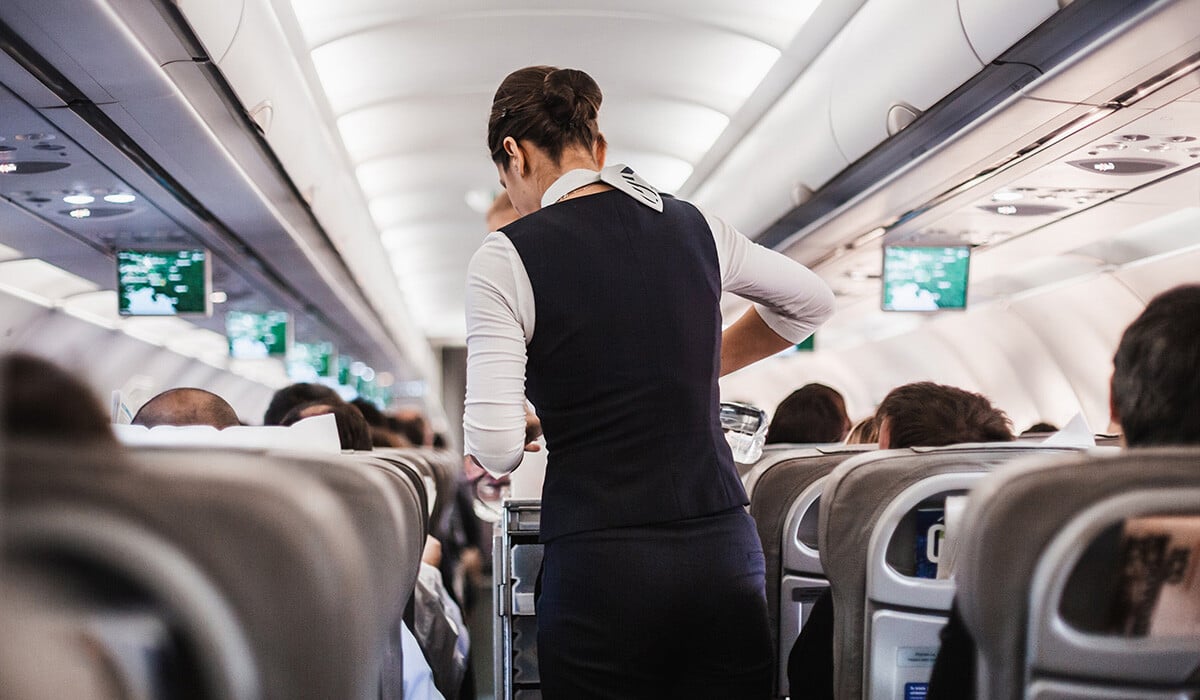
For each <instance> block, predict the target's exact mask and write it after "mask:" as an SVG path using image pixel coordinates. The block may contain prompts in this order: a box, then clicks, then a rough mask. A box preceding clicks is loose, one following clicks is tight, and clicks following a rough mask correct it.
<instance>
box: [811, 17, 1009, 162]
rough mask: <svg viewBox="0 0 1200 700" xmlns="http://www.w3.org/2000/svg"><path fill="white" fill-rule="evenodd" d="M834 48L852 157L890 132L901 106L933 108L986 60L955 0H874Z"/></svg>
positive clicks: (840, 132)
mask: <svg viewBox="0 0 1200 700" xmlns="http://www.w3.org/2000/svg"><path fill="white" fill-rule="evenodd" d="M1010 43H1011V42H1010ZM828 53H829V54H830V55H831V56H832V61H831V62H830V66H831V67H833V68H835V69H836V77H835V79H834V81H833V92H832V95H831V96H830V103H829V110H830V120H831V121H832V123H833V133H834V137H835V138H836V139H837V144H838V147H839V148H840V149H841V151H842V154H843V155H844V156H845V157H846V159H847V160H848V161H851V162H853V161H856V160H858V159H859V158H861V157H863V156H864V155H866V154H867V152H868V151H870V150H871V149H872V148H874V147H875V146H877V145H879V144H880V143H882V142H883V141H885V140H886V139H887V138H888V136H890V134H889V133H888V129H887V123H888V112H889V110H891V109H892V107H893V106H896V105H901V106H908V107H912V108H915V109H917V110H920V111H924V110H926V109H929V108H930V107H932V106H933V104H934V103H935V102H937V101H938V100H940V99H941V98H943V97H945V96H946V95H948V94H950V92H951V91H952V90H953V89H954V88H956V87H958V86H959V85H961V84H963V83H965V82H966V81H967V80H968V79H969V78H971V76H973V75H975V74H976V73H978V72H979V71H980V70H981V69H982V68H983V63H981V62H980V60H979V57H978V56H976V55H975V51H974V50H973V49H972V48H971V43H970V41H968V39H967V36H966V34H964V33H963V26H962V22H961V21H960V20H959V17H958V3H957V2H954V1H953V0H936V2H930V1H929V0H897V1H895V2H875V3H868V4H867V5H866V6H865V7H863V9H861V10H859V12H858V14H857V15H855V16H854V19H853V20H851V22H850V24H849V25H847V27H846V29H845V30H844V31H843V32H842V33H841V34H840V35H839V36H838V38H837V39H835V40H834V42H833V44H832V45H831V46H830V47H829V50H828Z"/></svg>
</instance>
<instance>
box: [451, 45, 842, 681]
mask: <svg viewBox="0 0 1200 700" xmlns="http://www.w3.org/2000/svg"><path fill="white" fill-rule="evenodd" d="M600 102H601V92H600V88H599V87H598V86H597V85H596V83H595V81H593V80H592V78H591V77H590V76H588V75H587V74H586V73H584V72H582V71H578V70H570V69H557V68H551V67H548V66H535V67H530V68H523V69H521V70H518V71H516V72H514V73H512V74H511V75H509V76H508V77H507V78H505V79H504V81H503V82H502V83H501V84H500V87H499V89H498V90H497V91H496V96H495V99H494V100H493V102H492V110H491V116H490V118H489V120H488V148H489V149H490V152H491V157H492V160H493V161H494V162H495V164H496V169H497V171H498V173H499V176H500V184H501V185H502V186H503V187H504V188H505V190H506V191H507V193H508V195H509V197H510V198H511V200H512V203H513V205H514V206H515V208H516V210H517V212H518V213H519V214H521V218H520V219H518V220H517V221H515V222H513V223H511V224H509V225H506V226H504V227H503V228H502V229H501V230H500V231H496V232H493V233H491V234H490V235H489V236H488V237H487V238H486V239H485V241H484V243H483V245H482V247H481V248H480V249H479V251H478V252H477V253H476V254H475V256H474V258H472V260H471V265H470V268H469V271H468V279H467V397H466V410H465V416H464V421H463V423H464V429H465V434H466V445H467V451H468V453H469V454H470V455H471V456H472V457H473V458H474V459H475V460H476V461H478V462H479V463H480V464H481V465H482V466H484V467H485V468H487V469H489V470H490V471H492V472H507V471H510V470H512V469H514V468H516V467H517V465H518V464H520V461H521V455H522V449H523V448H524V447H525V445H526V443H527V442H528V440H527V437H529V436H527V434H526V411H525V406H526V404H525V401H526V396H528V398H529V400H530V401H531V402H532V403H533V405H534V406H535V407H536V409H537V415H538V417H539V418H540V419H541V426H542V429H543V431H544V433H545V438H546V445H547V448H548V450H549V462H548V464H547V468H546V480H545V485H544V487H543V497H542V514H541V539H542V542H544V543H545V558H544V563H543V569H542V590H541V595H540V597H539V599H538V601H537V615H538V660H539V666H540V674H541V683H542V695H543V696H544V697H545V698H547V699H548V700H555V699H556V698H570V699H572V700H579V699H581V698H583V699H586V698H655V699H656V700H657V699H661V698H672V697H679V698H684V697H687V698H722V699H724V700H727V699H728V698H766V697H768V696H769V695H770V691H771V685H772V679H771V655H772V649H771V640H770V636H769V632H768V623H767V612H766V599H765V593H764V561H763V554H762V547H761V544H760V543H759V540H758V536H757V533H756V531H755V528H754V524H753V521H752V520H751V519H750V517H749V516H748V515H747V514H746V512H745V509H744V508H743V507H744V506H745V505H746V503H747V498H746V493H745V491H744V490H743V488H742V484H741V482H740V481H739V479H738V476H737V472H736V471H735V469H734V465H733V459H732V457H731V455H730V449H729V446H728V444H727V443H726V441H725V439H724V436H723V433H722V431H721V426H720V421H719V418H718V401H719V389H718V386H717V378H718V376H720V375H723V374H726V373H729V372H732V371H734V370H736V369H739V368H741V367H744V366H745V365H748V364H750V363H752V362H755V361H757V360H759V359H762V358H764V357H768V356H770V355H773V354H775V353H777V352H779V351H780V350H783V349H785V348H787V347H789V346H791V345H793V344H795V343H798V342H799V341H801V340H802V339H804V338H805V337H807V336H808V335H809V334H811V333H812V332H813V330H814V329H815V328H816V327H817V326H818V325H819V324H820V323H821V322H822V321H824V320H825V319H826V318H827V317H828V316H829V314H830V313H831V312H832V308H833V295H832V293H831V292H830V290H829V287H828V286H827V285H825V284H824V283H823V282H822V281H821V280H820V279H819V278H818V277H817V276H816V275H814V274H813V273H812V272H811V271H809V270H808V269H807V268H805V267H803V266H802V265H800V264H799V263H796V262H795V261H793V260H791V259H789V258H787V257H785V256H783V255H780V254H778V253H775V252H772V251H770V250H768V249H765V248H762V247H760V246H758V245H755V244H753V243H752V242H750V241H749V240H748V239H746V238H745V237H744V236H742V235H741V234H739V233H738V232H737V231H735V230H734V229H733V228H731V227H730V226H729V225H727V224H725V223H724V222H722V221H720V220H719V219H716V218H713V217H710V216H707V215H706V214H704V213H703V212H701V211H700V210H698V209H697V208H696V207H695V206H693V205H691V204H689V203H687V202H684V201H681V200H677V199H674V198H671V197H669V196H665V195H662V194H660V193H659V192H658V191H656V190H655V189H654V188H653V187H651V186H650V185H649V184H648V183H646V182H645V181H643V180H642V179H641V178H640V177H639V176H638V175H637V174H636V173H634V172H633V171H632V170H631V169H629V168H627V167H624V166H621V165H614V166H610V167H607V168H606V167H604V161H605V152H606V143H605V140H604V137H603V136H602V135H601V134H600V130H599V128H598V126H597V113H598V111H599V109H600ZM722 290H724V291H729V292H733V293H736V294H739V295H742V296H744V297H746V298H748V299H751V300H753V301H754V302H756V304H755V305H754V306H753V307H752V308H751V309H750V310H748V311H747V312H746V313H745V315H744V316H742V317H741V318H740V319H739V320H738V321H737V322H736V323H734V324H733V325H732V326H730V327H729V328H728V329H727V330H726V331H725V332H724V333H722V331H721V312H720V305H719V302H720V296H721V292H722Z"/></svg>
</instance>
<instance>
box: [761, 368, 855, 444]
mask: <svg viewBox="0 0 1200 700" xmlns="http://www.w3.org/2000/svg"><path fill="white" fill-rule="evenodd" d="M849 427H850V419H849V418H847V417H846V400H845V399H844V398H842V395H841V394H839V393H838V392H837V390H836V389H832V388H830V387H827V386H825V385H824V384H815V383H814V384H805V385H804V386H802V387H800V388H799V389H797V390H795V391H793V392H792V393H791V394H789V395H788V397H787V398H786V399H784V400H783V401H781V402H780V403H779V406H778V407H777V408H776V409H775V416H774V417H773V418H772V419H771V427H770V428H767V439H766V442H767V444H775V443H783V442H791V443H811V442H840V441H841V439H842V438H843V437H845V436H846V431H847V430H848V429H849Z"/></svg>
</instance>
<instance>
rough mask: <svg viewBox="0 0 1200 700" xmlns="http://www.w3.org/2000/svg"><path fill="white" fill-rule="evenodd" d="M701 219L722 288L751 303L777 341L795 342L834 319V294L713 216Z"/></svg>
mask: <svg viewBox="0 0 1200 700" xmlns="http://www.w3.org/2000/svg"><path fill="white" fill-rule="evenodd" d="M704 218H705V219H707V220H708V226H709V228H710V229H712V234H713V240H714V241H715V242H716V244H717V259H718V261H719V263H720V266H721V289H722V290H724V291H726V292H731V293H733V294H736V295H738V296H740V297H743V298H745V299H749V300H750V301H752V302H755V306H756V307H757V309H758V314H759V316H761V317H762V320H763V321H764V322H765V323H766V324H767V326H769V327H770V328H771V330H773V331H775V332H776V333H778V334H779V336H780V337H781V338H784V339H785V340H787V341H789V342H792V343H799V342H800V341H802V340H804V339H805V338H807V337H808V336H810V335H812V333H813V331H814V330H816V329H817V326H820V325H821V324H822V323H824V322H825V320H826V319H828V318H829V316H830V315H832V314H833V305H834V299H833V291H832V290H831V289H830V288H829V285H827V284H825V281H824V280H822V279H821V278H820V277H818V276H817V275H816V274H815V273H814V272H813V271H812V270H809V269H808V268H807V267H805V266H803V265H801V264H800V263H798V262H796V261H795V260H792V259H791V258H789V257H787V256H786V255H783V254H782V253H778V252H776V251H774V250H771V249H769V248H764V247H763V246H761V245H758V244H757V243H754V242H753V241H751V240H750V239H749V238H746V237H745V236H743V235H742V234H741V233H740V232H739V231H738V230H737V229H735V228H734V227H732V226H730V225H729V224H727V223H725V222H724V221H722V220H721V219H718V218H717V217H715V216H709V215H708V214H705V215H704Z"/></svg>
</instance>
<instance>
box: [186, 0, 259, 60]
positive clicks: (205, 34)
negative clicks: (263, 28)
mask: <svg viewBox="0 0 1200 700" xmlns="http://www.w3.org/2000/svg"><path fill="white" fill-rule="evenodd" d="M176 4H177V5H179V10H180V12H182V13H183V14H184V16H186V17H187V19H188V24H190V25H192V31H194V32H196V36H198V37H199V38H200V41H201V43H203V44H204V50H205V52H207V53H208V56H209V58H211V59H212V60H214V61H217V62H218V63H219V62H220V61H221V59H222V58H224V56H225V53H226V52H227V51H229V47H230V46H232V45H233V38H234V36H235V35H237V33H238V27H239V26H240V25H241V23H242V16H243V14H244V13H245V11H246V0H176Z"/></svg>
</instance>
